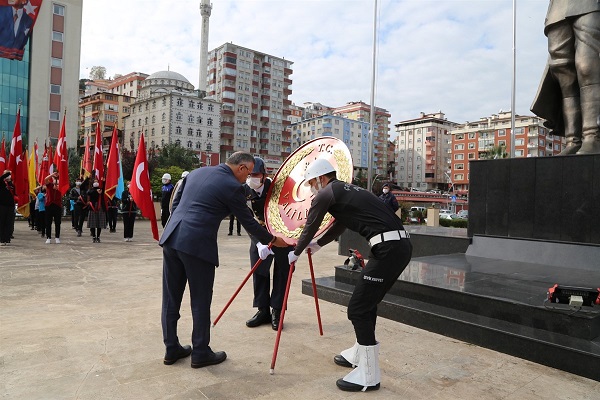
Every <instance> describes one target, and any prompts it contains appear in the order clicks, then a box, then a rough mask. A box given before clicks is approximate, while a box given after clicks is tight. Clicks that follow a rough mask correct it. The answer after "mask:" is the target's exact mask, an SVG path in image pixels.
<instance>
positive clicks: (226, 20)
mask: <svg viewBox="0 0 600 400" xmlns="http://www.w3.org/2000/svg"><path fill="white" fill-rule="evenodd" d="M512 3H513V2H512V1H511V0H379V1H378V9H379V12H378V23H377V25H378V29H377V30H378V32H377V36H378V40H377V42H378V45H377V54H378V56H377V74H376V94H375V105H376V106H378V107H383V108H385V109H387V110H389V111H390V112H391V115H392V117H391V124H392V125H391V126H390V128H391V129H392V132H393V130H394V128H393V124H395V123H398V122H399V121H402V120H406V119H411V118H416V117H418V116H419V115H420V114H419V113H420V112H425V113H432V112H437V111H442V112H444V113H445V114H446V118H447V119H448V120H450V121H453V122H458V123H464V122H465V121H474V120H477V119H479V118H480V117H484V116H489V115H490V114H494V113H498V111H500V110H505V111H506V110H509V109H510V106H511V87H512V52H513V50H512V48H513V36H512V32H513V28H512V19H513V18H512V17H513V10H512ZM199 4H200V0H179V1H165V0H118V1H117V0H102V1H95V0H94V1H90V0H88V1H84V2H83V33H82V43H81V77H82V78H84V77H88V75H89V69H90V68H91V67H92V66H95V65H102V66H104V67H106V69H107V76H113V75H114V74H123V75H124V74H127V73H129V72H133V71H138V72H143V73H147V74H151V73H154V72H157V71H161V70H166V69H167V68H170V69H171V70H172V71H176V72H179V73H181V74H183V75H184V76H185V77H186V78H187V79H188V80H189V81H190V82H191V83H192V84H193V85H194V86H195V87H197V86H198V80H199V72H198V69H199V68H198V65H199V58H200V31H201V17H200V10H199ZM212 4H213V8H212V15H211V17H210V34H209V41H208V47H209V50H212V49H214V48H215V47H218V46H221V45H222V44H224V43H225V42H233V43H235V44H237V45H240V46H244V47H248V48H251V49H255V50H258V51H261V52H264V53H267V54H271V55H274V56H278V57H283V58H285V59H288V60H291V61H293V62H294V64H293V66H292V68H293V71H294V73H293V75H292V76H291V77H292V79H293V85H292V89H293V94H292V95H291V100H292V101H293V102H294V103H295V104H297V105H302V103H304V102H306V101H313V102H320V103H322V104H325V105H328V106H341V105H344V104H345V103H347V102H349V101H358V100H362V101H364V102H366V103H369V102H370V96H371V71H372V57H373V56H372V49H373V16H374V1H373V0H343V1H342V0H272V1H268V0H213V3H212ZM547 8H548V0H517V80H516V86H517V90H516V107H515V108H516V111H517V114H522V115H523V114H524V115H532V113H531V112H530V111H529V107H530V105H531V102H532V100H533V97H534V95H535V92H536V90H537V87H538V84H539V80H540V77H541V74H542V72H543V69H544V65H545V62H546V58H547V41H546V37H545V36H544V34H543V27H544V18H545V15H546V10H547Z"/></svg>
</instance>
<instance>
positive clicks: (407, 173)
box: [395, 111, 458, 191]
mask: <svg viewBox="0 0 600 400" xmlns="http://www.w3.org/2000/svg"><path fill="white" fill-rule="evenodd" d="M457 125H458V124H456V123H455V122H451V121H448V120H447V119H446V117H445V115H444V113H442V112H441V111H440V112H437V113H433V114H425V113H421V116H420V117H419V118H415V119H410V120H406V121H401V122H399V123H398V124H396V125H395V126H396V132H397V133H398V136H397V138H396V142H395V144H396V153H397V159H396V179H397V183H398V185H399V186H402V187H407V188H408V187H411V188H416V189H418V190H421V191H426V190H428V189H441V190H447V189H448V184H449V183H450V161H451V159H450V155H451V154H450V153H451V147H450V142H451V137H450V131H451V130H452V129H454V128H455V127H456V126H457Z"/></svg>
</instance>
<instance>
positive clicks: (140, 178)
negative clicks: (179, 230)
mask: <svg viewBox="0 0 600 400" xmlns="http://www.w3.org/2000/svg"><path fill="white" fill-rule="evenodd" d="M129 193H131V197H133V200H134V201H135V203H136V204H137V205H138V207H139V208H140V210H141V211H142V215H143V216H145V217H146V218H150V225H151V226H152V236H154V239H155V240H158V225H157V223H156V211H154V203H153V202H152V189H151V187H150V175H149V171H148V159H147V158H146V145H145V143H144V134H143V133H142V135H141V137H140V145H139V146H138V151H137V156H136V157H135V165H134V166H133V176H132V177H131V183H130V188H129Z"/></svg>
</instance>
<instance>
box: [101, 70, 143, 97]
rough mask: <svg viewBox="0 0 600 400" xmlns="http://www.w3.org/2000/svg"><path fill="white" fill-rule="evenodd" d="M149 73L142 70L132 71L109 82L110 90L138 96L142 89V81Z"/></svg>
mask: <svg viewBox="0 0 600 400" xmlns="http://www.w3.org/2000/svg"><path fill="white" fill-rule="evenodd" d="M147 77H148V74H143V73H141V72H130V73H128V74H127V75H122V76H119V77H118V78H115V79H113V80H111V81H109V83H108V91H110V92H111V93H115V94H121V95H124V96H129V97H138V91H139V90H141V89H142V82H143V81H144V79H146V78H147Z"/></svg>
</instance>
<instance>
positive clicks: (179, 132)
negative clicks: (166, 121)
mask: <svg viewBox="0 0 600 400" xmlns="http://www.w3.org/2000/svg"><path fill="white" fill-rule="evenodd" d="M175 133H176V134H178V135H181V127H180V126H178V127H176V128H175Z"/></svg>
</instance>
